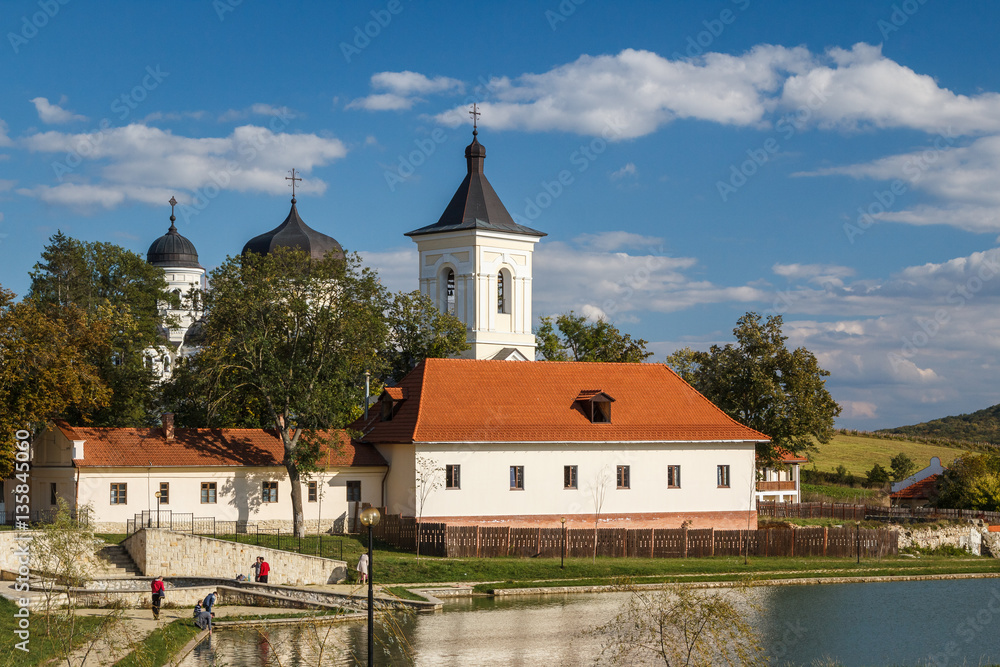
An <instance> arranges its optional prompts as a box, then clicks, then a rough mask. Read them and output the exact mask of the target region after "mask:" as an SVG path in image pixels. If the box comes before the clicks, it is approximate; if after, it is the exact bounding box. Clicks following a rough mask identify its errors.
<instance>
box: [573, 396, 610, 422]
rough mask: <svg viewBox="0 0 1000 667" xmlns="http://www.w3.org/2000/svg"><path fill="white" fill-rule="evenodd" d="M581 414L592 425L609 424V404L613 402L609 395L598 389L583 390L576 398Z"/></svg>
mask: <svg viewBox="0 0 1000 667" xmlns="http://www.w3.org/2000/svg"><path fill="white" fill-rule="evenodd" d="M576 401H577V403H579V404H580V407H581V409H582V410H583V414H584V415H585V416H586V417H587V418H588V419H589V420H590V421H591V423H593V424H610V423H611V404H612V403H614V402H615V399H614V398H612V397H611V396H610V395H609V394H605V393H604V392H603V391H601V390H600V389H585V390H583V391H581V392H580V394H579V395H578V396H577V397H576Z"/></svg>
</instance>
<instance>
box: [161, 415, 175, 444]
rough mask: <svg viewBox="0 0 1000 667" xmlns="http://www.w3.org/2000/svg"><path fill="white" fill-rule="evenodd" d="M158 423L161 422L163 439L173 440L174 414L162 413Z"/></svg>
mask: <svg viewBox="0 0 1000 667" xmlns="http://www.w3.org/2000/svg"><path fill="white" fill-rule="evenodd" d="M160 421H161V422H163V437H165V438H166V439H167V440H173V439H174V413H173V412H164V413H163V414H162V415H160Z"/></svg>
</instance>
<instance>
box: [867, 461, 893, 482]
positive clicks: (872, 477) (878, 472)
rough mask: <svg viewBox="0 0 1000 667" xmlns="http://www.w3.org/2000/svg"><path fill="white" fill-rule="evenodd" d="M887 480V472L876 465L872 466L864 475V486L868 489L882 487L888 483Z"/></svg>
mask: <svg viewBox="0 0 1000 667" xmlns="http://www.w3.org/2000/svg"><path fill="white" fill-rule="evenodd" d="M889 479H890V477H889V471H888V470H886V469H885V468H883V467H882V466H880V465H879V464H877V463H876V464H875V465H873V466H872V469H871V470H869V471H868V472H867V473H865V485H866V486H868V488H875V487H879V488H881V487H884V486H885V485H886V484H888V483H889Z"/></svg>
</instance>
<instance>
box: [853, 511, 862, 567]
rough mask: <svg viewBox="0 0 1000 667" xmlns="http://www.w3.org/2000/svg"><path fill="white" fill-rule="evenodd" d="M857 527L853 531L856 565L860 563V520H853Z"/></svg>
mask: <svg viewBox="0 0 1000 667" xmlns="http://www.w3.org/2000/svg"><path fill="white" fill-rule="evenodd" d="M855 524H856V525H857V528H856V529H855V532H854V541H855V542H856V543H857V545H858V565H861V522H860V521H855Z"/></svg>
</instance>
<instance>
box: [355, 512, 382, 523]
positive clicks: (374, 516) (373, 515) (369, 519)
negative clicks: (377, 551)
mask: <svg viewBox="0 0 1000 667" xmlns="http://www.w3.org/2000/svg"><path fill="white" fill-rule="evenodd" d="M358 518H359V519H360V520H361V524H362V525H364V526H377V525H378V522H379V521H380V520H381V519H382V515H381V514H379V512H378V509H376V508H374V507H366V508H365V509H363V510H361V516H360V517H358Z"/></svg>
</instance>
